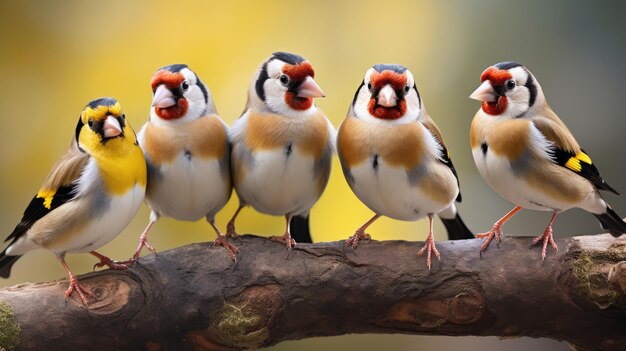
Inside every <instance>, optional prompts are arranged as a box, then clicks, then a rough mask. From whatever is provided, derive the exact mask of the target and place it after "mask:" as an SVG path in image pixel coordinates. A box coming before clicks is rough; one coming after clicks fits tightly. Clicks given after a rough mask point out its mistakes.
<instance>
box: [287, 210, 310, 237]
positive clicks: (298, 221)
mask: <svg viewBox="0 0 626 351" xmlns="http://www.w3.org/2000/svg"><path fill="white" fill-rule="evenodd" d="M289 229H290V231H291V238H292V239H293V240H295V241H296V242H297V243H312V242H313V239H311V232H310V230H309V216H308V215H307V216H306V217H302V216H293V217H291V222H289Z"/></svg>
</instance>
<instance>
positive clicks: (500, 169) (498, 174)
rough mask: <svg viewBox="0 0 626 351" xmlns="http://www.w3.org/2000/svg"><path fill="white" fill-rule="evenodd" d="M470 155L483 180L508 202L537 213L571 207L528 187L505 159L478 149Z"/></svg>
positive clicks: (569, 204)
mask: <svg viewBox="0 0 626 351" xmlns="http://www.w3.org/2000/svg"><path fill="white" fill-rule="evenodd" d="M472 154H473V155H474V162H475V163H476V167H477V168H478V171H479V172H480V175H481V176H482V177H483V179H485V181H486V182H487V184H489V186H490V187H491V188H492V189H493V190H495V191H496V192H497V193H498V194H500V196H502V197H503V198H505V199H507V200H508V201H511V202H512V203H514V204H516V205H518V206H522V207H524V208H527V209H531V210H538V211H553V210H554V209H560V210H566V209H569V208H572V207H573V206H572V204H571V203H566V202H563V201H558V200H556V199H554V198H552V197H548V196H546V195H544V194H543V193H541V192H539V191H537V190H535V189H534V188H532V187H531V186H529V185H528V184H527V183H526V181H524V180H523V179H522V178H520V177H518V176H517V175H516V174H515V173H514V172H513V169H512V168H511V163H510V162H509V160H508V159H507V158H506V157H500V156H497V155H495V154H494V153H493V152H491V151H489V150H488V151H487V153H486V155H484V154H483V152H482V149H481V148H480V147H477V148H475V149H473V150H472Z"/></svg>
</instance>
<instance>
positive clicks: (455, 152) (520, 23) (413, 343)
mask: <svg viewBox="0 0 626 351" xmlns="http://www.w3.org/2000/svg"><path fill="white" fill-rule="evenodd" d="M624 10H626V8H625V6H624V5H623V3H621V2H617V1H616V2H603V3H602V4H601V5H600V4H598V3H596V2H583V1H551V2H543V1H523V2H522V1H496V0H490V1H475V2H470V1H463V0H454V1H453V0H450V1H439V2H426V1H385V2H382V1H342V2H339V1H330V0H329V1H309V2H295V1H228V2H216V1H191V2H189V1H175V2H173V1H123V0H116V1H106V2H105V1H101V2H95V1H11V2H9V1H3V2H2V3H0V28H1V29H0V47H1V48H2V54H1V55H0V76H1V77H2V84H0V116H2V117H1V119H0V131H1V133H2V134H1V135H2V137H1V139H0V146H1V147H0V160H1V162H2V166H1V167H0V194H2V195H1V197H0V223H1V226H0V233H2V237H5V236H6V235H8V234H9V233H10V232H11V230H12V229H13V227H14V226H15V224H17V222H18V221H19V219H20V218H21V215H22V211H23V209H24V208H25V207H26V205H27V204H28V202H29V201H30V199H31V198H32V196H33V195H34V194H35V193H36V191H37V189H38V187H39V185H40V183H41V181H42V180H43V178H44V177H45V175H46V174H47V172H48V171H49V169H50V167H51V166H52V164H53V163H54V161H55V160H56V158H57V157H58V156H60V155H61V153H62V152H63V151H64V150H65V148H66V147H67V146H68V144H69V142H70V140H71V138H72V136H73V131H74V127H75V124H76V121H77V118H78V114H79V113H80V111H81V109H82V108H83V107H84V105H85V104H86V103H87V102H88V101H90V100H92V99H93V98H96V97H100V96H112V97H115V98H117V99H118V100H119V101H120V102H121V104H122V106H123V107H124V109H125V112H126V115H127V117H128V120H129V121H130V122H131V124H132V126H133V127H134V128H135V129H136V130H139V128H140V127H141V125H142V124H143V123H144V122H145V121H146V120H147V117H148V113H149V107H150V101H151V90H150V87H149V80H150V78H151V76H152V74H153V73H154V72H155V70H156V69H157V68H159V67H161V66H164V65H167V64H172V63H187V64H189V66H190V67H191V68H192V69H193V70H194V71H195V72H196V73H197V74H198V75H199V76H200V77H201V79H202V80H203V81H204V82H205V84H207V85H208V87H209V89H210V90H211V92H212V93H213V98H214V100H215V102H216V105H217V109H218V112H219V114H220V115H221V117H222V118H223V119H224V120H225V121H226V122H227V123H228V124H232V122H233V121H234V120H235V119H236V118H237V117H238V116H239V114H240V113H241V111H242V109H243V107H244V104H245V101H246V89H247V87H248V84H249V81H250V79H251V77H252V75H253V73H254V71H255V70H256V69H257V67H258V65H259V64H260V63H261V62H262V61H263V60H265V59H266V58H267V57H268V56H269V55H270V54H271V53H272V52H273V51H279V50H281V51H290V52H294V53H298V54H300V55H302V56H304V57H305V58H307V59H308V60H309V61H310V62H311V63H312V64H313V66H314V67H315V71H316V76H315V78H316V81H317V82H318V83H319V84H320V86H321V87H322V88H323V89H324V91H325V92H326V94H327V97H326V98H325V99H319V100H318V101H317V105H318V106H319V107H321V109H323V110H324V111H325V112H326V114H327V115H328V116H329V118H330V120H331V121H332V122H333V124H334V125H335V126H338V125H339V123H340V122H341V121H342V119H343V117H344V116H345V113H346V111H347V110H348V106H349V104H350V102H351V101H352V97H353V95H354V92H355V90H356V88H357V87H358V86H359V83H360V81H361V80H362V78H363V75H364V73H365V71H366V70H367V69H368V68H369V67H370V66H371V65H373V64H375V63H400V64H403V65H405V66H407V67H408V68H409V69H410V70H411V71H412V72H413V74H414V76H415V79H416V82H417V86H418V89H419V90H420V93H421V95H422V97H423V99H424V101H425V104H426V106H427V107H428V111H429V112H430V114H431V116H432V117H433V118H434V120H435V121H436V123H437V124H438V125H439V127H440V128H441V129H442V131H443V134H444V136H445V138H446V142H447V144H448V148H449V149H450V150H451V152H452V158H453V160H454V163H455V165H456V167H457V170H458V171H459V175H460V178H461V188H462V191H463V197H464V200H465V201H464V202H463V203H462V204H461V205H460V211H461V214H462V216H463V217H464V219H465V221H466V223H467V224H468V226H470V228H472V229H473V230H474V231H485V230H487V229H489V228H490V226H491V225H492V224H493V222H494V221H495V220H496V219H498V218H499V217H500V216H501V215H503V214H504V213H506V212H507V211H508V210H510V208H512V204H510V203H508V202H507V201H505V200H503V199H501V198H500V197H499V196H498V195H497V194H496V193H494V192H493V191H492V190H491V189H489V187H488V186H487V185H486V184H485V183H484V182H483V181H482V179H481V178H480V176H479V175H478V173H477V171H476V169H475V167H474V164H473V161H472V156H471V153H470V149H469V140H468V139H469V132H468V130H469V124H470V121H471V119H472V117H473V115H474V113H475V112H476V110H477V109H478V108H479V104H478V103H477V102H475V101H470V100H469V99H468V95H469V94H470V93H471V92H472V91H473V89H474V88H475V87H477V85H478V82H479V76H480V73H481V72H482V71H483V69H484V68H486V67H487V66H489V65H491V64H494V63H497V62H500V61H506V60H516V61H519V62H522V63H524V64H525V65H527V66H528V67H529V68H530V70H531V71H532V72H533V73H534V74H535V76H536V77H537V78H538V80H539V82H540V83H541V84H542V86H543V88H544V91H545V93H546V95H547V97H548V100H549V101H550V103H551V105H552V107H553V108H554V110H555V111H556V112H557V113H558V114H559V115H560V116H561V118H562V119H564V120H565V121H566V123H567V124H568V125H569V127H570V129H571V130H572V131H573V132H574V134H575V135H576V136H577V137H578V139H579V141H580V142H581V144H582V145H583V147H584V148H585V149H586V151H587V152H588V153H589V154H590V155H592V157H593V158H594V162H595V164H596V165H598V167H599V168H600V170H601V171H602V174H603V176H604V177H605V179H606V180H607V181H608V182H609V183H610V184H612V185H613V187H615V188H617V189H619V190H621V191H622V192H626V178H625V177H624V176H623V171H624V162H625V161H626V156H625V155H624V150H626V138H624V132H625V131H626V119H625V118H624V117H625V116H624V112H623V104H624V101H625V99H624V98H625V97H626V84H624V83H625V82H626V69H625V67H624V63H625V62H626V60H625V58H626V24H625V22H624V21H623V14H624V13H625V11H624ZM333 166H334V171H333V174H332V176H331V180H330V183H329V186H328V188H327V190H326V192H325V194H324V195H323V196H322V198H321V200H320V201H319V202H318V204H317V205H316V206H315V207H314V208H313V211H312V214H311V226H312V233H313V237H314V240H316V241H334V240H340V239H345V238H346V237H347V236H348V235H350V234H352V233H353V232H354V230H355V229H356V228H357V227H358V226H359V225H361V224H362V223H363V222H364V221H365V220H367V219H368V218H369V217H370V216H371V212H370V211H369V210H368V209H367V208H366V207H365V206H364V205H363V204H361V203H360V202H359V201H358V200H357V198H356V197H355V196H354V195H353V194H352V192H351V191H350V189H349V188H348V186H347V184H346V182H345V180H344V178H343V175H342V174H341V168H340V167H339V164H338V162H337V160H335V162H334V165H333ZM607 199H608V200H609V201H610V203H611V204H612V205H613V207H614V209H615V210H616V211H617V212H618V213H621V214H622V215H626V201H625V200H624V199H623V198H617V197H613V196H610V195H609V196H607ZM236 206H237V201H236V196H234V195H233V197H232V198H231V201H230V202H229V204H228V205H227V206H226V208H225V209H224V210H222V211H221V212H220V213H219V214H218V216H217V223H218V225H219V226H220V227H222V228H225V225H226V222H227V221H228V218H229V217H230V216H231V215H232V213H233V211H234V210H235V209H236ZM148 213H149V211H148V209H147V208H146V207H145V206H144V207H143V208H142V209H141V211H140V212H139V214H138V215H137V217H136V218H135V220H134V221H133V222H132V223H131V225H130V226H129V227H128V228H127V229H126V230H125V231H124V232H123V233H122V234H121V235H120V236H119V237H118V238H117V239H115V240H114V241H113V242H112V243H110V244H108V245H107V246H105V247H103V248H102V249H101V250H100V251H101V252H102V253H104V254H107V255H110V256H112V257H114V258H118V259H123V258H127V257H129V256H130V255H131V253H132V251H133V249H134V247H135V245H136V241H137V238H138V235H139V233H140V232H141V230H142V229H143V227H144V226H145V224H146V223H147V221H148ZM548 219H549V214H548V213H539V212H523V213H522V214H520V215H518V216H517V217H516V218H515V219H513V220H512V221H511V222H510V224H507V226H505V233H519V234H527V235H530V234H532V235H537V234H539V233H541V231H542V230H543V228H544V226H545V225H546V223H547V221H548ZM282 226H283V220H282V219H281V218H278V217H270V216H265V215H260V214H258V213H256V212H255V211H254V210H252V209H246V210H244V211H243V212H242V215H241V216H240V221H239V222H238V230H239V231H240V232H242V233H259V234H262V235H270V234H280V233H282V230H283V227H282ZM426 231H427V224H426V221H424V220H422V221H419V222H415V223H411V222H400V221H395V220H390V219H381V220H380V221H378V222H377V223H376V224H374V225H373V226H372V227H371V230H370V233H372V234H373V236H374V238H375V239H378V240H383V239H405V240H412V241H416V240H424V239H425V236H426ZM597 232H600V228H599V225H598V224H597V223H596V221H595V218H593V216H591V215H588V214H584V213H583V212H582V211H578V210H572V211H570V212H568V213H566V214H564V215H562V216H559V219H558V220H557V224H556V226H555V233H556V236H559V237H560V236H566V235H570V234H586V233H597ZM214 236H215V234H214V232H213V231H212V230H211V229H210V227H209V226H208V225H207V224H206V223H205V222H203V221H199V222H197V223H183V222H176V221H174V220H171V219H167V218H165V219H162V220H160V221H159V222H158V224H157V225H156V226H155V227H154V229H153V231H152V232H151V236H150V241H151V243H152V244H153V245H154V246H155V247H156V248H157V250H160V251H163V250H167V249H170V248H174V247H176V246H181V245H185V244H188V243H192V242H200V241H208V240H213V238H214ZM435 237H436V239H437V240H443V239H445V237H446V236H445V230H444V228H443V226H442V225H441V224H440V222H439V221H437V223H436V228H435ZM505 240H506V239H505ZM417 248H418V247H417V246H416V251H417ZM490 254H491V255H496V254H497V251H495V250H494V251H491V252H490ZM539 256H540V255H539V251H536V252H533V253H532V254H531V255H529V257H530V258H534V259H539ZM423 261H424V259H423V258H422V259H416V261H415V264H416V265H423V264H425V263H424V262H423ZM68 262H69V264H70V266H71V267H72V268H73V270H74V272H76V273H84V272H87V271H90V270H91V267H92V265H93V264H94V263H95V259H94V258H93V257H91V256H90V255H70V256H68ZM60 277H63V270H62V269H61V266H60V265H59V264H58V263H57V261H56V259H55V258H54V256H53V255H51V254H50V253H48V252H45V251H38V252H33V253H30V254H28V255H27V256H26V257H24V258H23V259H21V260H20V261H19V262H18V263H17V264H16V265H15V267H14V269H13V274H12V276H11V278H10V279H8V280H2V281H0V286H9V285H14V284H17V283H20V282H24V281H39V280H52V279H57V278H60ZM295 347H298V348H301V349H311V350H313V349H319V348H326V349H338V348H340V347H341V348H346V347H347V348H359V349H361V350H378V349H381V348H387V349H394V350H404V349H415V348H420V347H421V348H430V347H451V348H461V347H462V348H464V349H465V350H479V349H481V350H482V349H485V348H489V347H491V348H496V349H499V348H502V349H508V350H517V349H519V350H523V349H527V348H530V347H532V348H534V349H546V350H548V349H550V350H551V349H556V350H566V349H568V348H567V345H566V344H565V343H557V342H555V341H549V340H531V339H523V340H506V341H503V340H498V339H496V338H449V337H419V336H374V335H368V336H363V335H361V336H343V337H334V338H321V339H319V338H318V339H312V340H304V341H297V342H285V343H281V344H280V345H278V346H276V347H274V348H273V349H275V350H287V349H291V348H295Z"/></svg>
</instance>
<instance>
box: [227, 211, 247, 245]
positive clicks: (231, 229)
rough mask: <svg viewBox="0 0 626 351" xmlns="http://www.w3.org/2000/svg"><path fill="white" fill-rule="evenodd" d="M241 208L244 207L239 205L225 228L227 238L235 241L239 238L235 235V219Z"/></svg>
mask: <svg viewBox="0 0 626 351" xmlns="http://www.w3.org/2000/svg"><path fill="white" fill-rule="evenodd" d="M242 208H244V205H242V204H239V207H238V208H237V211H235V214H233V218H231V219H230V221H228V225H227V226H226V237H227V238H233V239H237V238H238V237H239V234H237V231H236V230H235V219H237V216H239V212H241V209H242Z"/></svg>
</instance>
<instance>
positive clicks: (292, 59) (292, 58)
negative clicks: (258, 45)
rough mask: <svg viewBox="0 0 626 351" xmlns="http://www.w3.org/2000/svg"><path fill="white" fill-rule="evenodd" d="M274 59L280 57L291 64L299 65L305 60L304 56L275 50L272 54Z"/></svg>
mask: <svg viewBox="0 0 626 351" xmlns="http://www.w3.org/2000/svg"><path fill="white" fill-rule="evenodd" d="M272 59H279V60H281V61H283V62H285V63H288V64H290V65H297V64H299V63H301V62H303V61H304V57H302V56H300V55H296V54H291V53H289V52H280V51H279V52H275V53H273V54H272Z"/></svg>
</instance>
